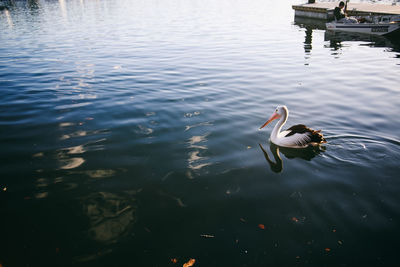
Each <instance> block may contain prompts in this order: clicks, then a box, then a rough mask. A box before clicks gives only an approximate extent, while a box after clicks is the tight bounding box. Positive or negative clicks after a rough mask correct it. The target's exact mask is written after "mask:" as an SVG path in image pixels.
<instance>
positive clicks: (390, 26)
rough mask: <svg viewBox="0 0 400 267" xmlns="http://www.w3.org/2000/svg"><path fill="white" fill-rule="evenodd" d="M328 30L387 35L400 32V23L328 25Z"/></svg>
mask: <svg viewBox="0 0 400 267" xmlns="http://www.w3.org/2000/svg"><path fill="white" fill-rule="evenodd" d="M326 29H327V30H332V31H346V32H357V33H366V34H374V35H387V34H391V33H394V32H396V31H399V30H400V23H398V22H396V23H337V22H329V23H326Z"/></svg>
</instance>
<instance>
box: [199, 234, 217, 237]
mask: <svg viewBox="0 0 400 267" xmlns="http://www.w3.org/2000/svg"><path fill="white" fill-rule="evenodd" d="M200 236H201V237H204V238H214V237H215V236H213V235H207V234H202V235H200Z"/></svg>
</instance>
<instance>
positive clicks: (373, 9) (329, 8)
mask: <svg viewBox="0 0 400 267" xmlns="http://www.w3.org/2000/svg"><path fill="white" fill-rule="evenodd" d="M338 5H339V2H323V3H313V4H303V5H293V6H292V8H293V9H294V11H295V13H294V14H295V16H297V17H306V18H315V19H330V18H332V17H333V10H334V8H335V7H336V6H338ZM347 13H348V14H349V16H361V15H400V5H388V4H371V3H348V7H347Z"/></svg>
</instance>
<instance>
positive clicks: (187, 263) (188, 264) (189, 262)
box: [183, 259, 196, 267]
mask: <svg viewBox="0 0 400 267" xmlns="http://www.w3.org/2000/svg"><path fill="white" fill-rule="evenodd" d="M195 262H196V260H195V259H190V260H189V261H188V262H186V263H185V264H183V267H191V266H193V265H194V263H195Z"/></svg>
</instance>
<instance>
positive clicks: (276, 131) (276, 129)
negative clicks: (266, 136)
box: [271, 112, 288, 141]
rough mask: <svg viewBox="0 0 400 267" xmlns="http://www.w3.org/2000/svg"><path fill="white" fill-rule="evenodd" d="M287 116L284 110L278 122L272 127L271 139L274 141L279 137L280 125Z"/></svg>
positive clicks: (284, 121)
mask: <svg viewBox="0 0 400 267" xmlns="http://www.w3.org/2000/svg"><path fill="white" fill-rule="evenodd" d="M287 118H288V114H287V112H284V114H282V117H281V118H280V120H279V121H278V123H277V124H276V125H275V127H274V129H273V130H272V132H271V140H272V141H274V140H276V139H277V138H278V137H279V133H280V132H281V129H282V126H283V125H284V124H285V123H286V121H287Z"/></svg>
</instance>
